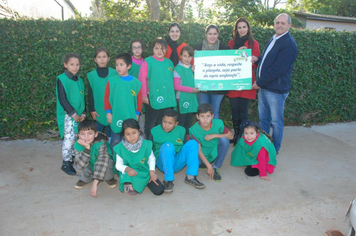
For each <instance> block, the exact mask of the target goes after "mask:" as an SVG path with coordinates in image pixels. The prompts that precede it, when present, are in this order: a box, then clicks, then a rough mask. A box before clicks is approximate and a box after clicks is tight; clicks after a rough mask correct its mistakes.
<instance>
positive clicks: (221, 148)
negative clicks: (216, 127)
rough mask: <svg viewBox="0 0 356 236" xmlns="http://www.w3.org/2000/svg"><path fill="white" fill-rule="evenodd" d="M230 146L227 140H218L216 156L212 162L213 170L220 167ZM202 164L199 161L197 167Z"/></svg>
mask: <svg viewBox="0 0 356 236" xmlns="http://www.w3.org/2000/svg"><path fill="white" fill-rule="evenodd" d="M229 146H230V140H228V139H227V138H219V143H218V156H217V157H216V158H215V160H214V164H213V168H214V169H218V168H220V167H221V166H222V164H223V162H224V160H225V157H226V153H227V151H228V150H229ZM201 163H202V161H201V160H200V159H199V165H200V164H201Z"/></svg>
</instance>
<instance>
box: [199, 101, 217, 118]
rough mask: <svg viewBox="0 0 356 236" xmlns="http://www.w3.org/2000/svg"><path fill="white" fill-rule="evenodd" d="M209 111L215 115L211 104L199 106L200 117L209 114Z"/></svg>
mask: <svg viewBox="0 0 356 236" xmlns="http://www.w3.org/2000/svg"><path fill="white" fill-rule="evenodd" d="M208 111H210V113H211V114H214V113H213V106H212V105H210V104H209V103H202V104H200V105H199V106H198V113H197V114H198V115H200V114H201V113H207V112H208Z"/></svg>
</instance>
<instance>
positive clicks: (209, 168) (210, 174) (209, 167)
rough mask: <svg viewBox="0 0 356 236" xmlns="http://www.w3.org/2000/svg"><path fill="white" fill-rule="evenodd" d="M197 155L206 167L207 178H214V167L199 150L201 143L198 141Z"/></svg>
mask: <svg viewBox="0 0 356 236" xmlns="http://www.w3.org/2000/svg"><path fill="white" fill-rule="evenodd" d="M198 156H199V158H200V160H201V161H202V162H203V163H204V164H205V165H206V167H207V168H208V169H207V170H206V173H208V176H209V179H213V178H214V169H213V166H212V165H211V164H210V162H209V161H208V159H206V156H205V155H204V153H203V151H202V150H201V145H200V143H199V152H198Z"/></svg>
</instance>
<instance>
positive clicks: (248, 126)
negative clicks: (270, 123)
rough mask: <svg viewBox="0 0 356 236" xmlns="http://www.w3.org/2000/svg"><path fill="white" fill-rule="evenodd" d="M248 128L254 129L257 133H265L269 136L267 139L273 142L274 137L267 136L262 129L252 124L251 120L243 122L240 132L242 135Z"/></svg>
mask: <svg viewBox="0 0 356 236" xmlns="http://www.w3.org/2000/svg"><path fill="white" fill-rule="evenodd" d="M246 128H254V129H255V131H256V133H263V134H264V135H266V136H267V138H268V139H269V140H271V142H273V138H272V136H270V135H269V134H267V133H266V132H265V131H263V130H261V129H260V127H259V126H258V125H257V124H256V123H255V122H251V121H249V120H246V121H244V122H242V123H241V125H240V130H242V133H243V132H244V130H245V129H246Z"/></svg>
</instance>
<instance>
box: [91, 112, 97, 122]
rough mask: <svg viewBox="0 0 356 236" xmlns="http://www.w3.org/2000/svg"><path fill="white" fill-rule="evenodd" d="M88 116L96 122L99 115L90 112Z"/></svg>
mask: <svg viewBox="0 0 356 236" xmlns="http://www.w3.org/2000/svg"><path fill="white" fill-rule="evenodd" d="M90 114H91V117H92V118H93V120H96V117H99V114H98V113H96V111H92V112H90Z"/></svg>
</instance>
